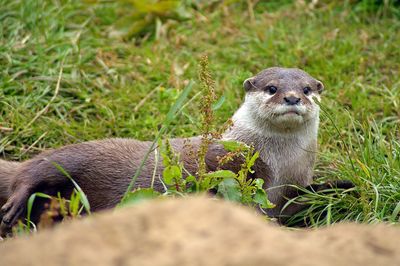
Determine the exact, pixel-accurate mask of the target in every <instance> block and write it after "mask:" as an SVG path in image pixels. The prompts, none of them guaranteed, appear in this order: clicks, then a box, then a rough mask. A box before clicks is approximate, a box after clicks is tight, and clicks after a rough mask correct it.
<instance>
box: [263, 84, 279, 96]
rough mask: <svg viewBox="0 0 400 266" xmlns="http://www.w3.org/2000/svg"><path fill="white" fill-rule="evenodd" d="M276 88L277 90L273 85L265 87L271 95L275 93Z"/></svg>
mask: <svg viewBox="0 0 400 266" xmlns="http://www.w3.org/2000/svg"><path fill="white" fill-rule="evenodd" d="M277 90H278V88H277V87H275V86H267V87H266V91H267V92H268V93H269V94H271V95H272V94H275V93H276V91H277Z"/></svg>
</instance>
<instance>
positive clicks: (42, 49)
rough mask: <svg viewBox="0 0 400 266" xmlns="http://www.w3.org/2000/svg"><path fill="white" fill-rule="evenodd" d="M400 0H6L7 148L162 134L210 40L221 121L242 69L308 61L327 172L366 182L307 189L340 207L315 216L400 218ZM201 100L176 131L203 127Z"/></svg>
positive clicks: (9, 152) (0, 19) (2, 91)
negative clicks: (352, 192)
mask: <svg viewBox="0 0 400 266" xmlns="http://www.w3.org/2000/svg"><path fill="white" fill-rule="evenodd" d="M399 5H400V4H399V2H398V1H388V0H385V1H377V0H374V1H373V0H365V1H317V0H313V1H302V0H294V1H289V0H281V1H277V0H274V1H255V0H247V1H245V0H243V1H201V0H182V1H162V0H158V1H157V0H148V1H139V0H124V1H105V0H101V1H100V0H99V1H79V0H65V1H56V0H46V1H17V0H12V1H9V0H0V152H1V154H2V157H3V158H7V159H16V160H21V159H26V158H29V157H31V156H32V155H34V154H36V153H38V152H40V151H41V150H43V149H47V148H55V147H59V146H62V145H65V144H68V143H77V142H81V141H86V140H91V139H99V138H106V137H117V136H118V137H132V138H138V139H142V140H151V139H153V138H154V136H155V135H156V133H157V130H158V128H159V126H160V125H161V124H162V122H163V120H164V118H165V115H166V112H167V111H168V109H169V107H170V106H171V105H172V104H173V103H174V101H175V100H176V98H177V97H178V95H179V93H180V91H181V90H182V89H183V88H184V86H185V85H186V84H187V83H188V81H189V80H190V79H194V80H198V79H197V71H198V61H199V58H200V57H201V55H203V54H207V55H208V56H209V58H210V68H211V70H212V72H213V76H214V78H215V81H216V90H217V94H218V96H219V97H222V96H223V97H225V101H224V102H223V105H222V107H221V108H220V109H218V110H217V114H216V117H217V119H218V122H220V123H221V124H222V123H223V122H225V121H226V120H227V119H228V118H229V117H230V116H231V115H232V114H233V112H234V111H235V110H236V109H237V108H238V106H239V105H240V103H241V102H242V99H243V95H244V92H243V89H242V82H243V80H244V79H246V78H248V77H249V76H251V75H254V74H256V73H257V72H258V71H260V70H262V69H263V68H266V67H270V66H284V67H298V68H302V69H304V70H305V71H307V72H309V73H310V74H311V75H313V76H314V77H316V78H318V79H320V80H322V81H323V83H324V84H325V88H326V90H325V93H324V98H323V102H322V104H323V109H324V112H323V113H322V115H321V127H320V139H319V143H320V154H319V158H318V164H317V167H316V175H317V176H318V177H319V179H318V180H317V181H323V180H327V179H329V180H333V179H350V180H352V181H353V182H355V183H356V184H357V186H358V192H359V193H360V197H353V196H345V197H344V196H343V197H341V196H340V195H339V196H337V195H336V196H335V197H330V198H322V199H321V198H319V196H316V195H310V197H311V198H313V200H315V207H316V209H318V210H319V214H321V213H323V212H325V213H326V210H327V209H326V206H329V213H330V215H331V216H332V217H330V218H329V220H327V219H325V218H321V219H318V214H317V215H315V214H309V215H311V216H313V218H315V219H314V220H316V221H315V223H316V224H317V225H319V224H326V223H329V222H334V221H338V220H343V219H351V220H358V221H364V222H373V221H381V220H385V221H397V220H398V216H399V212H400V204H399V203H400V184H399V182H400V144H399V143H400V132H399V122H400V107H399V105H400V49H399V46H400V7H399ZM58 83H59V86H57V84H58ZM197 83H198V82H197ZM195 86H196V87H195V88H197V89H195V91H194V93H193V95H192V96H194V95H196V92H197V91H198V90H200V86H199V85H198V84H197V85H195ZM198 110H199V103H198V102H196V98H195V99H192V100H191V102H190V104H188V105H187V106H186V108H185V109H184V110H183V114H182V115H181V116H180V118H179V119H178V120H177V121H175V122H174V127H173V130H172V132H171V134H170V135H171V136H193V135H197V134H199V133H200V128H201V127H200V116H199V114H198ZM327 203H329V204H327ZM321 217H322V216H321Z"/></svg>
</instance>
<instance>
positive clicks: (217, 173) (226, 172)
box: [204, 170, 236, 178]
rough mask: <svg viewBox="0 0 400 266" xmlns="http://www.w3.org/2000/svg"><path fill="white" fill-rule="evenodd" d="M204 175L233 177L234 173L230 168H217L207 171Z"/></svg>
mask: <svg viewBox="0 0 400 266" xmlns="http://www.w3.org/2000/svg"><path fill="white" fill-rule="evenodd" d="M204 176H205V177H210V178H235V177H236V174H235V173H234V172H232V171H230V170H218V171H215V172H211V173H207V174H205V175H204Z"/></svg>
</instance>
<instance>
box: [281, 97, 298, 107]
mask: <svg viewBox="0 0 400 266" xmlns="http://www.w3.org/2000/svg"><path fill="white" fill-rule="evenodd" d="M283 99H284V100H285V103H286V104H288V105H296V104H298V103H299V102H300V98H297V97H294V96H289V97H285V98H283Z"/></svg>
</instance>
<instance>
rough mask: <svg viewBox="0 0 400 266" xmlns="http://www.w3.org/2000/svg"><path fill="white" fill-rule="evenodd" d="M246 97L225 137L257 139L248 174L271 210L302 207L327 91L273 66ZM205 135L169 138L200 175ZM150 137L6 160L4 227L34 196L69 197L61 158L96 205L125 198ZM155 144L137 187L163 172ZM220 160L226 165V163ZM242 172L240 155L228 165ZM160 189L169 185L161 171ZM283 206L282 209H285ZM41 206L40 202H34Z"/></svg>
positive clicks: (248, 87) (249, 84)
mask: <svg viewBox="0 0 400 266" xmlns="http://www.w3.org/2000/svg"><path fill="white" fill-rule="evenodd" d="M243 87H244V89H245V100H244V103H243V104H242V105H241V107H240V108H239V109H238V110H237V111H236V113H235V114H234V115H233V118H232V121H233V125H232V126H231V128H229V129H228V130H227V131H226V132H225V133H224V134H223V138H222V139H225V140H236V141H241V142H244V143H246V144H248V145H253V146H254V147H255V150H256V151H258V152H259V154H260V157H259V158H258V159H257V161H256V163H255V166H254V170H255V173H254V174H253V175H252V176H250V178H262V179H263V180H264V181H265V182H264V186H265V187H264V188H265V189H267V190H268V197H269V199H270V201H272V202H273V203H274V204H275V205H276V207H275V208H273V209H271V210H269V211H268V214H269V215H270V216H273V217H279V216H280V215H282V217H288V216H290V215H292V214H293V213H295V212H296V211H298V208H296V206H294V207H291V206H289V207H288V208H286V207H285V208H283V207H284V206H285V203H286V202H287V200H288V198H291V197H293V196H294V194H296V192H294V191H293V189H292V188H291V186H286V185H297V186H300V187H307V186H309V185H311V183H312V181H313V167H314V162H315V157H316V152H317V136H318V124H319V106H318V104H317V102H316V101H315V99H314V98H316V99H320V95H321V93H322V91H323V90H324V86H323V84H322V82H321V81H319V80H317V79H315V78H313V77H312V76H310V75H309V74H307V73H306V72H304V71H303V70H300V69H296V68H281V67H272V68H267V69H265V70H263V71H261V72H260V73H258V74H257V75H255V76H254V77H251V78H249V79H247V80H245V81H244V83H243ZM200 143H201V137H192V138H187V139H182V138H176V139H171V140H170V144H171V147H172V148H173V150H174V151H175V152H176V153H178V154H179V155H180V159H181V161H182V163H183V165H184V167H185V168H186V169H187V170H188V172H189V173H191V174H194V175H195V174H196V171H197V168H198V162H197V161H196V159H195V158H193V154H196V153H197V151H198V148H199V145H200ZM151 144H152V142H149V141H139V140H135V139H121V138H116V139H105V140H95V141H89V142H84V143H80V144H72V145H67V146H64V147H61V148H59V149H54V150H49V151H44V152H42V153H41V154H39V155H37V156H35V157H33V158H32V159H30V160H27V161H23V162H8V161H4V160H0V203H1V201H3V203H4V202H5V204H4V205H3V207H2V208H1V214H0V219H1V226H0V231H1V232H2V233H3V234H4V232H7V231H8V230H9V229H10V228H11V227H12V226H13V225H15V223H16V222H17V220H18V219H21V218H23V217H24V215H25V213H26V205H27V200H28V198H29V196H30V195H31V194H32V193H34V192H38V191H40V192H44V193H48V194H53V195H54V194H55V193H57V192H60V193H61V195H63V196H66V197H68V195H69V194H70V193H72V190H73V188H74V186H73V184H72V183H71V181H70V180H69V179H68V178H67V177H66V176H65V175H64V174H63V173H61V172H60V171H59V169H57V168H56V167H55V166H54V163H57V164H58V165H60V166H61V167H62V168H63V169H64V170H65V171H66V172H68V173H69V174H70V176H71V177H72V178H73V179H74V180H75V181H76V182H77V183H78V184H79V186H80V187H81V188H82V190H83V191H84V192H85V193H86V195H87V197H88V199H89V202H90V206H91V210H92V211H98V210H103V209H108V208H111V207H114V206H115V205H116V204H118V203H119V202H120V200H121V198H122V197H123V195H124V193H125V192H126V189H127V187H128V184H129V183H130V181H131V178H132V177H133V175H134V174H135V172H136V170H137V168H138V166H139V165H140V163H141V161H142V159H143V156H144V154H145V153H146V152H147V151H148V150H149V148H150V147H151ZM226 153H227V151H225V150H224V148H223V146H222V145H221V144H218V143H213V144H211V145H210V146H209V149H208V152H207V154H206V165H207V169H208V170H209V171H211V170H216V169H217V167H219V166H218V159H217V158H218V157H219V156H223V155H224V154H226ZM156 161H157V160H155V151H153V152H152V154H151V155H150V156H149V159H148V160H147V161H146V162H145V164H144V167H143V170H142V171H141V173H140V175H139V177H138V179H137V182H136V184H135V188H137V187H142V188H143V187H150V184H151V180H152V176H153V172H154V171H155V172H156V176H159V175H161V174H162V171H163V166H162V163H161V162H159V163H158V164H157V165H156ZM220 167H221V166H220ZM222 168H223V169H229V170H232V171H238V170H239V169H240V163H239V162H238V160H236V161H233V162H230V163H227V164H226V165H223V166H222ZM154 188H155V189H156V190H158V191H163V184H162V182H161V181H160V180H159V179H158V178H156V179H155V182H154ZM283 209H284V210H283ZM35 211H36V212H37V213H40V212H41V211H42V208H41V207H35Z"/></svg>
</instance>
